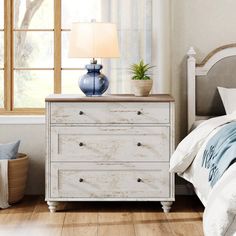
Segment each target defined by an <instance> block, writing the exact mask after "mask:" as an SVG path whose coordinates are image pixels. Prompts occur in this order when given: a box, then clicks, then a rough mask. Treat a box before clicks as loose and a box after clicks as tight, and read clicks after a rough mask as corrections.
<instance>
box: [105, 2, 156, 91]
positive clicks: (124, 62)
mask: <svg viewBox="0 0 236 236" xmlns="http://www.w3.org/2000/svg"><path fill="white" fill-rule="evenodd" d="M101 3H102V7H101V9H102V21H108V22H112V23H115V24H116V25H117V28H118V36H119V47H120V58H119V59H111V60H107V59H106V60H103V65H104V73H105V74H107V75H108V77H109V79H110V86H109V91H108V92H109V93H112V94H116V93H119V94H120V93H130V92H131V86H130V81H131V75H130V73H129V70H128V68H129V66H130V65H131V64H133V63H137V62H139V61H140V60H141V59H143V60H144V62H145V63H150V64H152V0H102V1H101Z"/></svg>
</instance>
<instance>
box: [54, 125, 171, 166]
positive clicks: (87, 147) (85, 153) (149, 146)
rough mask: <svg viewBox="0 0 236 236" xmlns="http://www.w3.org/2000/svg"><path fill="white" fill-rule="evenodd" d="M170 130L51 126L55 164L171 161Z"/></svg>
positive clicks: (161, 128)
mask: <svg viewBox="0 0 236 236" xmlns="http://www.w3.org/2000/svg"><path fill="white" fill-rule="evenodd" d="M169 136H170V132H169V127H168V126H166V127H52V128H51V160H52V161H81V162H94V161H125V162H127V161H135V162H139V161H169V154H170V151H169V148H170V147H169V143H170V142H169V139H170V137H169Z"/></svg>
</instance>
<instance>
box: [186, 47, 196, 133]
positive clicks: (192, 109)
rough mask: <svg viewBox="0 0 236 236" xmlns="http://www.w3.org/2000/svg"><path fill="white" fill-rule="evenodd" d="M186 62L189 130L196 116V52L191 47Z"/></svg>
mask: <svg viewBox="0 0 236 236" xmlns="http://www.w3.org/2000/svg"><path fill="white" fill-rule="evenodd" d="M187 55H188V62H187V84H188V89H187V97H188V130H190V128H191V126H192V125H193V123H194V121H195V117H196V100H195V94H196V89H195V81H196V80H195V79H196V59H195V55H196V52H195V50H194V48H193V47H190V49H189V50H188V53H187Z"/></svg>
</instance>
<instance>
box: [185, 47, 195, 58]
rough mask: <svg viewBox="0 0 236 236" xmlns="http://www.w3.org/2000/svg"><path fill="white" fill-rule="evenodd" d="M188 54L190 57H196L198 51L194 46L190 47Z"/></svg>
mask: <svg viewBox="0 0 236 236" xmlns="http://www.w3.org/2000/svg"><path fill="white" fill-rule="evenodd" d="M187 54H188V56H189V57H194V56H195V55H196V52H195V50H194V48H193V47H190V48H189V50H188V53H187Z"/></svg>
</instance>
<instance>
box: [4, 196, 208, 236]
mask: <svg viewBox="0 0 236 236" xmlns="http://www.w3.org/2000/svg"><path fill="white" fill-rule="evenodd" d="M203 210H204V208H203V206H202V205H201V203H200V201H199V200H198V199H197V197H184V196H180V197H177V199H176V202H175V203H174V205H173V208H172V211H171V213H167V214H165V213H163V212H162V209H161V205H160V204H159V203H158V202H93V203H89V202H77V203H73V202H70V203H63V204H61V205H60V210H59V212H57V213H54V214H53V213H49V212H48V208H47V205H46V203H45V202H44V198H43V197H42V196H27V197H25V198H24V199H23V200H22V202H21V203H18V204H15V205H14V206H12V207H11V208H9V209H6V210H0V235H1V236H14V235H17V236H21V235H24V236H41V235H42V236H58V235H63V236H162V235H163V236H172V235H174V236H177V235H178V236H179V235H183V236H184V235H186V236H189V235H191V236H195V235H196V236H201V235H202V236H203V231H202V213H203Z"/></svg>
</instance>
